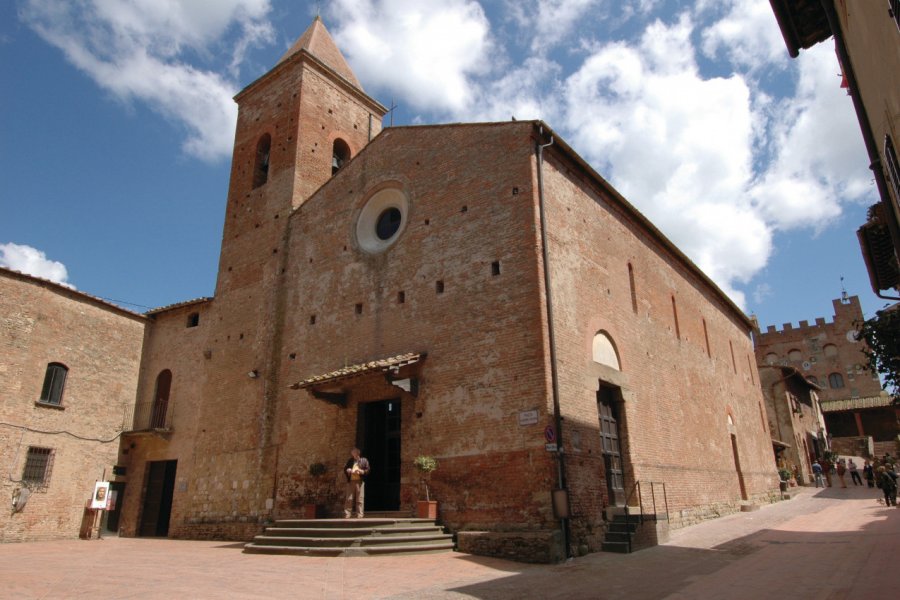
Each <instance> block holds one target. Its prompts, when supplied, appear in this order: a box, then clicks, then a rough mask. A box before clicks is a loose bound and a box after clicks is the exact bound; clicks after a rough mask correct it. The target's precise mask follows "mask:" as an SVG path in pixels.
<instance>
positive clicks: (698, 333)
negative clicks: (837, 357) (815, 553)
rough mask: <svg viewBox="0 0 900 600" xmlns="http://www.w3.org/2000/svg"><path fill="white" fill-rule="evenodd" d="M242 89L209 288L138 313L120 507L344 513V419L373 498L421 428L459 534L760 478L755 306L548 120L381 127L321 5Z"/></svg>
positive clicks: (187, 517) (220, 531) (592, 525)
mask: <svg viewBox="0 0 900 600" xmlns="http://www.w3.org/2000/svg"><path fill="white" fill-rule="evenodd" d="M236 101H237V103H238V107H239V113H238V123H237V131H236V135H235V148H234V157H233V162H232V171H231V183H230V188H229V193H228V200H227V205H226V207H225V211H226V217H225V227H224V232H223V239H222V249H221V256H220V264H219V273H218V279H217V284H216V291H215V296H214V298H201V299H198V300H192V301H188V302H184V303H180V304H176V305H173V306H169V307H165V308H162V309H159V310H155V311H151V312H150V313H148V314H147V315H146V319H147V323H148V325H147V334H146V339H145V341H144V345H143V359H142V362H141V366H140V375H139V379H138V381H137V383H136V386H135V388H136V392H135V396H136V409H135V419H134V421H133V422H131V423H130V424H129V426H128V427H127V429H128V431H127V432H126V433H125V434H124V435H123V438H122V440H123V441H122V445H121V448H120V452H119V456H118V465H119V466H120V467H123V468H124V470H125V472H126V475H125V476H124V477H120V478H119V479H118V480H117V483H118V484H119V485H124V486H125V494H124V503H123V508H122V515H121V519H120V521H119V526H120V532H121V533H122V534H123V535H169V536H171V537H182V538H217V539H244V540H247V539H250V538H251V537H252V536H253V535H254V534H256V533H258V532H259V531H260V529H261V526H262V525H263V524H265V523H266V522H268V521H270V520H271V519H273V518H285V517H291V516H299V515H300V514H301V511H302V508H303V506H304V504H307V503H311V502H313V503H317V504H319V505H321V506H322V507H323V510H324V512H325V514H328V515H332V516H337V515H339V514H340V512H341V511H340V509H341V505H342V502H341V497H340V493H341V490H342V486H343V481H344V479H343V474H342V473H341V467H342V465H343V463H344V461H345V460H346V458H347V455H348V452H349V450H350V448H351V447H353V446H354V445H358V446H360V447H361V448H362V449H363V452H364V454H365V455H366V456H367V457H368V458H369V460H370V461H371V463H372V466H373V468H372V473H371V475H370V477H369V481H368V482H367V484H366V486H367V493H366V507H367V511H369V512H373V511H408V510H410V509H412V508H413V506H414V504H415V501H416V500H417V499H418V498H419V497H420V494H422V490H421V489H420V485H419V478H418V476H417V474H416V472H415V471H414V469H413V459H414V458H415V457H416V456H419V455H431V456H434V457H436V459H437V460H438V462H439V468H438V470H437V471H435V472H434V473H433V474H432V477H431V489H432V495H433V497H434V498H436V499H437V500H438V501H439V503H440V509H439V510H440V520H441V521H442V523H443V524H444V525H445V526H447V527H448V528H449V529H450V530H452V531H453V532H455V533H458V534H459V539H460V544H461V545H464V544H465V543H466V540H467V539H468V540H469V541H471V542H472V543H471V544H470V545H469V546H467V548H469V549H472V550H475V551H478V552H481V553H486V554H502V555H504V556H512V557H515V558H520V559H523V560H559V559H560V558H562V557H564V556H566V554H572V553H577V552H586V551H595V550H598V549H599V548H600V545H601V541H602V539H603V535H604V532H605V530H606V523H607V521H606V519H607V516H608V511H607V510H606V509H608V508H610V507H622V506H624V505H626V504H628V505H632V506H637V505H639V504H641V505H643V507H644V510H645V512H654V513H657V514H659V515H660V516H662V515H668V517H669V518H670V522H671V524H672V526H676V527H677V526H682V525H686V524H690V523H694V522H696V521H699V520H702V519H705V518H711V517H714V516H718V515H721V514H723V513H727V512H731V511H735V510H738V509H739V507H740V505H741V504H742V503H749V502H765V501H770V500H771V499H773V498H774V497H775V495H776V493H777V481H778V478H777V474H776V472H775V467H774V464H773V462H772V459H771V440H770V433H769V427H768V424H767V421H766V417H765V409H764V407H763V400H762V394H761V391H760V382H759V375H758V371H757V367H756V361H755V360H754V359H753V346H752V341H751V332H752V323H751V321H750V320H749V319H748V318H747V317H746V316H745V315H744V314H743V313H742V312H741V311H740V310H739V309H738V308H737V307H736V306H735V305H734V304H733V303H732V302H731V301H730V300H729V299H728V298H727V296H725V295H724V294H723V293H722V292H721V290H719V289H718V288H717V287H716V286H715V285H714V284H713V283H712V282H711V281H710V280H709V278H708V277H706V276H705V275H704V274H703V273H702V272H701V271H700V270H699V269H698V268H697V267H696V266H695V265H693V263H691V262H690V260H688V259H687V258H686V257H685V256H684V255H683V254H682V253H681V252H680V251H679V250H678V249H677V248H676V247H675V246H674V245H673V244H672V243H671V242H670V241H669V240H668V239H666V238H665V237H664V236H663V235H662V234H661V233H660V232H659V231H658V230H657V229H656V228H655V227H654V226H653V225H652V224H651V223H650V222H649V221H647V219H646V218H645V217H644V216H642V215H641V214H640V213H639V212H637V211H636V210H635V209H634V207H632V206H631V205H630V204H629V203H628V202H627V201H626V200H625V199H624V198H622V197H621V196H620V195H619V194H618V193H617V192H616V191H615V190H614V189H613V188H612V187H611V186H610V185H609V183H608V182H606V181H605V180H604V179H603V178H602V177H601V176H600V175H598V174H597V173H596V172H595V171H594V170H593V169H592V168H591V167H590V166H589V165H588V164H586V163H585V162H584V161H583V160H582V159H581V158H580V157H579V156H578V155H577V154H576V153H575V152H574V151H573V150H572V149H571V148H570V147H569V146H567V145H566V144H565V142H564V141H563V140H562V139H561V138H559V136H558V135H557V134H556V133H555V132H554V131H552V130H551V129H550V127H548V126H547V125H546V124H544V123H542V122H540V121H528V122H515V121H511V122H506V123H485V124H455V125H434V126H418V127H395V128H388V129H385V130H384V131H382V130H381V119H382V117H383V115H384V114H385V108H384V107H383V106H382V105H380V104H379V103H378V102H376V101H375V100H373V99H372V98H370V97H369V96H368V95H367V94H366V93H365V92H364V91H363V89H362V86H361V85H360V83H359V81H358V80H357V79H356V77H355V75H354V74H353V72H352V71H351V69H350V67H349V66H348V65H347V63H346V61H345V60H344V58H343V57H342V56H341V53H340V51H339V50H338V49H337V47H336V46H335V45H334V42H333V41H332V39H331V37H330V36H329V35H328V32H327V31H326V30H325V27H324V26H323V25H322V23H321V21H320V20H318V19H316V21H314V22H313V24H312V25H311V26H310V28H309V29H308V30H307V31H306V33H304V35H303V36H302V37H301V38H300V39H299V40H298V41H297V43H296V44H295V45H294V46H293V47H292V48H291V49H290V50H289V51H288V52H287V53H286V54H285V56H284V57H283V58H282V59H281V61H280V62H279V63H278V64H277V65H276V66H275V67H274V68H273V69H272V70H271V71H270V72H268V73H266V74H265V75H263V76H262V77H260V78H259V79H258V80H257V81H255V82H253V83H252V84H250V85H249V86H248V87H247V88H246V89H244V90H243V91H241V92H240V93H239V94H238V95H237V96H236ZM316 463H322V464H324V465H325V466H326V474H325V476H324V477H322V476H320V477H314V476H313V475H311V473H310V466H311V465H313V464H316ZM639 482H640V483H641V484H642V485H641V486H638V485H637V484H638V483H639ZM651 483H652V484H653V487H651ZM663 485H664V491H663ZM638 489H640V490H642V495H641V496H640V497H639V496H638V491H637V490H638ZM651 489H652V490H653V492H651ZM554 498H555V499H556V502H555V503H554V500H553V499H554ZM654 500H655V504H654ZM510 552H512V554H510Z"/></svg>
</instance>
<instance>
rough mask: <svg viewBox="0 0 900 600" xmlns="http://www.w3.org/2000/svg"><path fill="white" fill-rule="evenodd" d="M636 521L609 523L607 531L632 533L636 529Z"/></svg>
mask: <svg viewBox="0 0 900 600" xmlns="http://www.w3.org/2000/svg"><path fill="white" fill-rule="evenodd" d="M637 527H638V524H637V523H615V522H614V523H610V524H609V528H608V529H607V531H611V532H613V533H634V532H635V531H637Z"/></svg>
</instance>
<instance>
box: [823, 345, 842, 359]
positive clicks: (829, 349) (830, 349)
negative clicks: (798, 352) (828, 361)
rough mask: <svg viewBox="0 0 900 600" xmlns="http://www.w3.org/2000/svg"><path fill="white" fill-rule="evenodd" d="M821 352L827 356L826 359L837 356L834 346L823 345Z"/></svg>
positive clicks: (836, 349)
mask: <svg viewBox="0 0 900 600" xmlns="http://www.w3.org/2000/svg"><path fill="white" fill-rule="evenodd" d="M822 350H824V351H825V356H827V357H828V358H832V357H835V356H837V355H838V348H837V346H835V345H834V344H825V346H823V347H822Z"/></svg>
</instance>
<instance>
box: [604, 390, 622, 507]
mask: <svg viewBox="0 0 900 600" xmlns="http://www.w3.org/2000/svg"><path fill="white" fill-rule="evenodd" d="M616 399H617V394H616V391H615V390H614V389H613V388H608V387H601V388H600V390H599V391H598V392H597V412H598V413H599V415H600V443H601V447H602V451H603V464H604V466H605V467H606V486H607V491H608V492H609V501H610V504H612V505H613V506H622V505H623V504H625V473H624V469H623V468H622V449H621V445H620V443H619V419H618V410H617V406H616V404H617V403H616Z"/></svg>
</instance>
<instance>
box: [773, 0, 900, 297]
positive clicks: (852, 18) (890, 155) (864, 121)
mask: <svg viewBox="0 0 900 600" xmlns="http://www.w3.org/2000/svg"><path fill="white" fill-rule="evenodd" d="M769 2H770V3H771V4H772V10H773V11H774V13H775V17H776V18H777V20H778V25H779V26H780V27H781V32H782V34H783V36H784V41H785V44H786V45H787V49H788V52H789V53H790V55H791V56H793V57H796V56H798V55H799V54H800V50H801V49H806V48H810V47H812V46H814V45H815V44H818V43H819V42H823V41H825V40H827V39H829V38H832V37H833V38H834V46H835V51H836V53H837V62H838V65H837V66H838V67H839V68H840V69H841V71H843V80H842V82H841V86H842V87H845V88H847V93H848V94H849V95H850V98H851V100H852V102H853V108H854V109H855V110H856V117H857V119H858V120H859V127H860V131H861V132H862V136H863V141H864V142H865V145H866V153H867V155H868V159H869V168H871V169H872V174H873V177H874V179H875V185H876V187H877V189H878V196H879V198H878V200H879V201H878V202H877V203H876V204H874V205H873V206H872V207H871V208H870V209H869V218H868V221H867V222H866V223H865V224H864V225H863V226H862V227H860V228H859V230H858V231H857V235H858V236H859V242H860V246H861V248H862V254H863V258H864V259H865V261H866V267H867V268H868V271H869V279H870V281H871V283H872V289H873V290H874V291H875V293H876V294H880V293H881V291H882V290H889V291H891V293H890V294H889V295H890V296H896V294H895V293H893V291H894V290H896V289H898V287H900V266H898V261H897V258H898V252H900V163H898V160H897V149H896V148H897V136H898V135H900V130H898V118H900V52H898V51H897V48H898V47H900V5H898V2H897V0H863V1H858V0H769ZM835 85H837V80H836V83H835ZM833 141H834V143H841V140H838V139H835V140H833Z"/></svg>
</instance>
